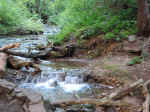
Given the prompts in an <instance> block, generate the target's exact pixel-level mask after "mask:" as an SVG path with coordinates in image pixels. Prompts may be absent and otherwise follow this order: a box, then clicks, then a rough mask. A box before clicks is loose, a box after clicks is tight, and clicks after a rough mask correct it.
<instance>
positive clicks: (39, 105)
mask: <svg viewBox="0 0 150 112" xmlns="http://www.w3.org/2000/svg"><path fill="white" fill-rule="evenodd" d="M0 93H1V94H0V99H1V100H0V111H1V112H46V110H45V108H44V106H43V101H42V97H41V96H40V95H39V94H37V93H35V92H33V91H31V90H26V89H20V88H16V85H15V84H13V83H11V82H8V81H6V80H2V79H1V80H0Z"/></svg>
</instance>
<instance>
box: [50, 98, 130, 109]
mask: <svg viewBox="0 0 150 112" xmlns="http://www.w3.org/2000/svg"><path fill="white" fill-rule="evenodd" d="M73 104H93V105H96V106H129V104H128V103H126V102H122V101H112V100H110V99H105V98H104V99H79V100H68V101H59V102H54V103H51V105H53V106H55V107H65V106H69V105H73Z"/></svg>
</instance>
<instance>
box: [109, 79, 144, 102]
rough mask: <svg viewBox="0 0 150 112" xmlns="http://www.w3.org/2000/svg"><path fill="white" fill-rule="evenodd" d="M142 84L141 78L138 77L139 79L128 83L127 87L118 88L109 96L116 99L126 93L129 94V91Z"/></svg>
mask: <svg viewBox="0 0 150 112" xmlns="http://www.w3.org/2000/svg"><path fill="white" fill-rule="evenodd" d="M142 85H143V80H142V79H140V80H138V81H136V82H135V83H133V84H131V85H129V87H127V88H122V89H119V90H117V91H116V92H114V93H112V94H111V95H110V96H109V98H110V99H112V100H117V99H119V98H121V97H123V96H126V95H127V94H129V93H130V92H132V91H134V90H135V89H137V88H138V87H140V86H142Z"/></svg>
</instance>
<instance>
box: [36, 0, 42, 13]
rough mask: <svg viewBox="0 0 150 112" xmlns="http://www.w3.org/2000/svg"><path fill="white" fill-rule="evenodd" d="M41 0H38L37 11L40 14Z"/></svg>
mask: <svg viewBox="0 0 150 112" xmlns="http://www.w3.org/2000/svg"><path fill="white" fill-rule="evenodd" d="M40 2H41V1H40V0H36V5H37V6H36V7H37V13H38V14H40Z"/></svg>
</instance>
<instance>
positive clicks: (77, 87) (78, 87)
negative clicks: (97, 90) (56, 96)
mask: <svg viewBox="0 0 150 112" xmlns="http://www.w3.org/2000/svg"><path fill="white" fill-rule="evenodd" d="M59 86H60V87H61V88H62V89H63V90H64V91H65V92H68V93H72V92H78V91H82V90H83V89H85V88H89V85H88V84H66V83H63V82H62V83H59Z"/></svg>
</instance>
